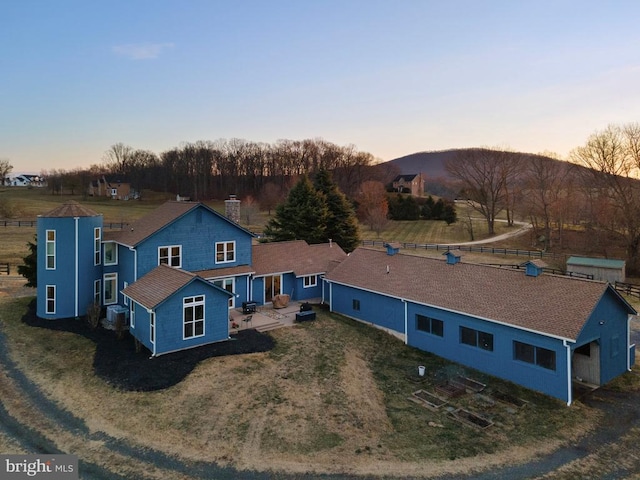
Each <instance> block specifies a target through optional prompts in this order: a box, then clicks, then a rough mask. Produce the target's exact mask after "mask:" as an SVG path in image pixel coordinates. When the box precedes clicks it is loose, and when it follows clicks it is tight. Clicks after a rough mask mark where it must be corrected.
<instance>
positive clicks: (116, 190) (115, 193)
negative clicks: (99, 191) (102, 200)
mask: <svg viewBox="0 0 640 480" xmlns="http://www.w3.org/2000/svg"><path fill="white" fill-rule="evenodd" d="M117 195H118V189H117V188H112V189H111V196H112V197H115V196H117Z"/></svg>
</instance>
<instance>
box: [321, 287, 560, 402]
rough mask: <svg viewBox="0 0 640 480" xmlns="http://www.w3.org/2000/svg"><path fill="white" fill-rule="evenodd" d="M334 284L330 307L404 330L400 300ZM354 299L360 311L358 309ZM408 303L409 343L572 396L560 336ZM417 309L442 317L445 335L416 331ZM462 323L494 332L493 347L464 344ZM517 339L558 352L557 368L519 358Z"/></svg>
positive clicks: (553, 393) (554, 393)
mask: <svg viewBox="0 0 640 480" xmlns="http://www.w3.org/2000/svg"><path fill="white" fill-rule="evenodd" d="M331 289H332V292H331V310H332V311H335V312H338V313H341V314H343V315H346V316H349V317H353V318H357V319H359V320H363V321H366V322H370V323H372V324H374V325H377V326H380V327H384V328H388V329H391V330H395V331H396V332H399V333H404V313H405V304H404V303H403V302H402V301H401V300H399V299H397V298H391V297H387V296H383V295H380V294H376V293H372V292H367V291H363V290H360V289H357V288H353V287H348V286H344V285H338V284H335V283H334V284H331ZM354 300H357V301H358V302H359V307H360V309H359V310H356V309H354V302H353V301H354ZM406 308H407V334H408V335H407V336H408V339H407V342H408V344H409V345H411V346H413V347H416V348H419V349H421V350H424V351H428V352H432V353H434V354H436V355H438V356H440V357H443V358H446V359H448V360H451V361H453V362H457V363H460V364H463V365H467V366H469V367H472V368H475V369H477V370H480V371H482V372H486V373H488V374H490V375H493V376H495V377H499V378H503V379H505V380H509V381H512V382H514V383H518V384H520V385H523V386H525V387H527V388H530V389H532V390H537V391H539V392H542V393H545V394H547V395H550V396H553V397H556V398H559V399H562V400H564V401H568V387H567V382H568V376H567V357H566V356H567V349H566V348H565V347H564V346H563V342H562V340H557V339H553V338H550V337H546V336H544V335H539V334H535V333H531V332H526V331H522V330H518V329H515V328H511V327H509V326H506V325H501V324H497V323H493V322H489V321H486V320H480V319H477V318H474V317H470V316H466V315H461V314H457V313H453V312H449V311H446V310H441V309H438V308H434V307H426V306H423V305H417V304H415V303H411V302H408V303H407V304H406ZM416 314H421V315H424V316H427V317H431V318H435V319H438V320H442V321H443V323H444V334H443V336H442V337H439V336H436V335H433V334H430V333H426V332H422V331H418V330H417V329H416V320H415V316H416ZM461 326H464V327H467V328H471V329H474V330H478V331H481V332H485V333H489V334H492V335H493V351H487V350H483V349H481V348H478V347H472V346H469V345H465V344H462V343H461V342H460V327H461ZM514 340H515V341H519V342H523V343H527V344H530V345H533V346H536V347H542V348H545V349H548V350H552V351H554V352H555V355H556V369H555V371H554V370H549V369H546V368H543V367H540V366H537V365H533V364H529V363H526V362H522V361H518V360H515V359H514V346H513V342H514Z"/></svg>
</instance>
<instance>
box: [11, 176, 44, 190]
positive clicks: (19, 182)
mask: <svg viewBox="0 0 640 480" xmlns="http://www.w3.org/2000/svg"><path fill="white" fill-rule="evenodd" d="M4 185H5V186H6V187H44V186H46V181H45V179H44V177H41V176H40V175H31V174H28V173H17V174H14V175H9V176H8V177H6V178H5V179H4Z"/></svg>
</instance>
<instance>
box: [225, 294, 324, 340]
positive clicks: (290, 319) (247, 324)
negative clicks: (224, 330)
mask: <svg viewBox="0 0 640 480" xmlns="http://www.w3.org/2000/svg"><path fill="white" fill-rule="evenodd" d="M302 303H309V304H311V305H318V304H319V303H320V299H319V298H314V299H309V300H305V301H304V302H298V301H290V302H289V304H288V305H287V306H286V307H284V308H278V309H275V308H273V306H272V305H271V304H267V305H261V306H258V307H257V308H256V311H255V313H242V307H236V308H232V309H230V310H229V321H230V322H233V323H235V324H236V325H238V328H237V329H231V331H232V332H233V331H234V330H245V329H247V328H254V329H255V330H257V331H258V332H266V331H269V330H274V329H276V328H282V327H290V326H292V325H293V324H294V323H295V319H296V313H298V312H300V305H301V304H302ZM248 317H251V320H250V321H246V320H247V319H248Z"/></svg>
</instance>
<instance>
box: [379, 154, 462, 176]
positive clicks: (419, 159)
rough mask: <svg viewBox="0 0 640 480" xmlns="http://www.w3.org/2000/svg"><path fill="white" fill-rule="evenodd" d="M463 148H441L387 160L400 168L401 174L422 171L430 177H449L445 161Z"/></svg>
mask: <svg viewBox="0 0 640 480" xmlns="http://www.w3.org/2000/svg"><path fill="white" fill-rule="evenodd" d="M463 150H464V149H452V150H441V151H437V152H417V153H412V154H410V155H405V156H404V157H399V158H394V159H393V160H389V161H388V162H385V163H389V164H391V165H394V166H396V167H398V168H399V169H400V174H401V175H408V174H411V173H423V174H424V175H426V176H427V178H430V179H436V178H439V179H449V178H450V176H449V174H448V173H447V171H446V170H445V168H444V163H445V161H447V160H449V159H451V158H454V157H455V156H456V155H458V153H460V152H462V151H463Z"/></svg>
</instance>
